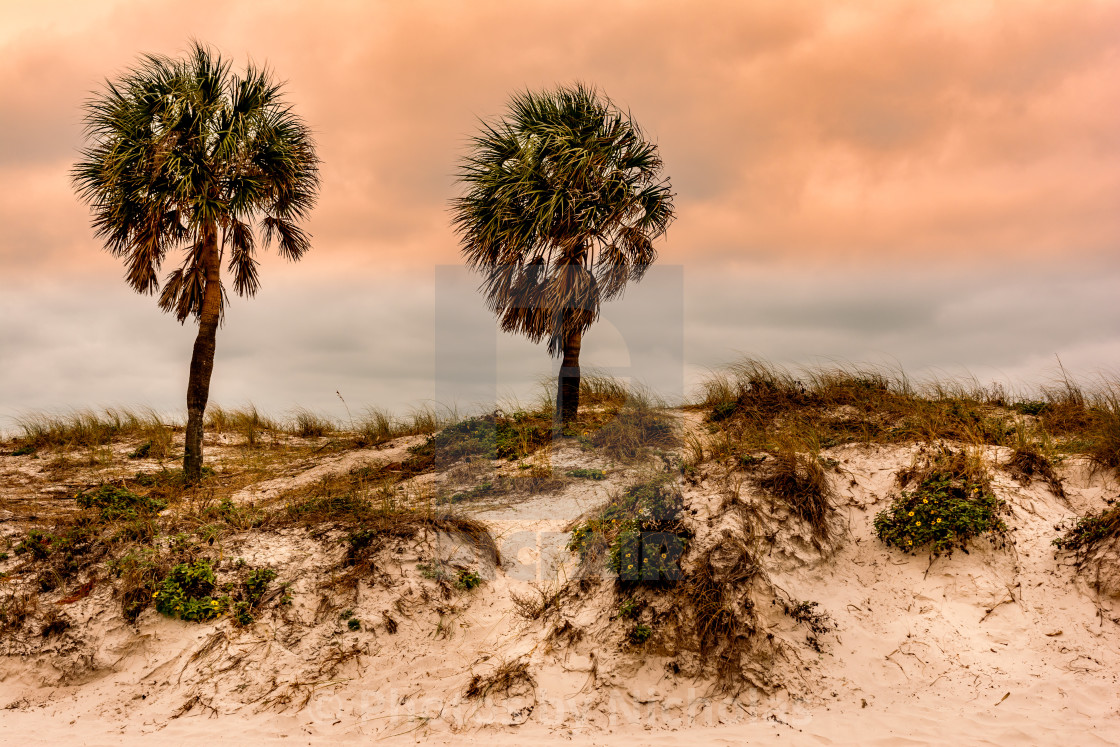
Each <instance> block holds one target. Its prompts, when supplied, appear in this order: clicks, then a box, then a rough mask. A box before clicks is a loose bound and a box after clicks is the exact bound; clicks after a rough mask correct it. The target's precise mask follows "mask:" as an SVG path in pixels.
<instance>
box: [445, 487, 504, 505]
mask: <svg viewBox="0 0 1120 747" xmlns="http://www.w3.org/2000/svg"><path fill="white" fill-rule="evenodd" d="M494 492H495V487H494V483H492V482H484V483H480V484H479V485H475V486H474V487H473V488H470V489H468V490H465V491H462V492H459V493H454V494H452V495H451V496H450V497H448V498H447V499H446V500H447V502H448V503H464V502H468V501H473V500H477V499H478V498H484V497H486V496H488V495H493V494H494Z"/></svg>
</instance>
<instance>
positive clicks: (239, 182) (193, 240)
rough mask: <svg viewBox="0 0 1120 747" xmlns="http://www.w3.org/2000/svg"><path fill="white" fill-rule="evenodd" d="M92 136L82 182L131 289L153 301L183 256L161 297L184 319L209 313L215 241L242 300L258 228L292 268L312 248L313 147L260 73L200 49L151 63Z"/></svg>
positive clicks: (96, 105)
mask: <svg viewBox="0 0 1120 747" xmlns="http://www.w3.org/2000/svg"><path fill="white" fill-rule="evenodd" d="M86 138H87V141H88V142H89V143H90V144H89V146H88V147H87V148H85V149H84V150H83V151H82V160H80V161H79V162H78V163H77V164H76V165H75V166H74V168H73V170H72V177H73V181H74V185H75V187H76V189H77V191H78V194H79V196H80V197H81V198H82V199H83V200H84V201H86V202H88V203H89V204H90V206H91V208H92V211H93V226H94V228H95V230H96V233H97V236H98V237H99V238H101V239H103V240H104V242H105V248H106V249H108V250H109V251H110V252H111V253H112V254H113V255H114V256H118V257H122V258H123V259H124V260H125V265H126V268H127V272H126V279H127V281H128V283H129V285H130V286H132V288H134V289H135V290H136V291H138V292H140V293H155V292H156V291H157V290H159V287H160V282H159V279H158V273H159V270H160V266H161V265H162V263H163V261H164V259H165V257H166V256H167V253H168V252H169V251H171V250H174V249H177V248H179V247H183V248H185V250H186V251H185V256H184V258H183V261H182V263H181V264H180V266H179V267H178V268H176V269H175V270H174V271H173V272H171V273H170V274H169V275H168V276H167V278H166V280H165V283H164V285H163V289H162V292H161V293H160V297H159V305H160V308H162V309H163V310H165V311H171V312H174V314H175V316H176V318H177V319H178V320H179V321H180V322H183V321H185V320H186V318H187V317H188V316H192V315H193V316H195V317H196V318H197V317H200V316H201V313H202V302H203V297H204V291H205V285H206V270H207V267H206V264H207V261H208V258H207V256H206V255H207V252H206V244H207V242H208V241H209V240H210V239H211V237H213V240H214V243H215V244H216V246H217V254H218V256H217V261H218V262H220V261H221V259H222V255H223V254H224V253H225V250H226V249H227V248H228V250H229V255H228V256H229V261H228V265H227V267H228V270H229V272H230V273H231V274H232V276H233V287H234V290H235V291H236V292H237V293H238V295H242V296H252V295H254V294H255V293H256V291H257V289H258V287H259V285H260V282H259V279H258V275H257V260H256V259H255V257H254V254H255V249H256V243H257V242H256V240H255V237H254V227H253V222H254V221H255V220H257V219H259V223H258V225H257V228H258V230H259V232H260V233H262V234H263V240H264V242H263V243H264V244H265V245H266V246H267V245H268V244H269V243H270V242H271V241H272V239H273V238H276V239H278V248H279V251H280V254H281V255H283V256H285V257H287V258H289V259H293V260H295V259H299V258H300V257H301V256H302V255H303V253H304V252H305V251H306V250H307V249H308V248H309V246H310V242H309V237H308V235H307V234H306V233H305V232H304V231H303V230H302V229H301V228H300V227H299V226H298V222H299V221H300V220H301V219H303V218H304V217H305V216H306V215H307V213H308V211H309V210H310V209H311V207H312V206H313V205H314V202H315V197H316V194H317V192H318V184H319V181H318V159H317V157H316V155H315V148H314V142H313V141H312V138H311V135H310V132H309V130H308V128H307V127H306V126H305V125H304V123H303V121H302V120H301V119H300V118H299V117H298V116H296V115H295V114H294V113H292V111H291V109H290V108H289V107H288V106H287V105H286V104H285V103H284V101H283V100H282V98H281V95H280V85H279V84H278V83H276V82H274V81H273V80H272V77H271V75H270V74H269V72H268V70H266V69H264V68H260V67H256V66H254V65H252V64H250V65H249V66H248V68H247V69H246V71H245V74H244V75H237V74H232V73H231V71H230V65H229V63H228V62H225V61H223V60H222V59H221V57H220V56H219V55H217V54H216V53H214V52H212V51H211V50H209V49H208V48H206V47H204V46H202V45H201V44H198V43H195V44H194V45H193V48H192V50H191V52H190V54H189V55H188V56H187V58H186V59H182V60H173V59H169V58H166V57H162V56H157V55H146V56H145V57H144V58H143V60H142V63H141V64H140V65H139V66H138V67H137V68H135V69H133V70H131V71H130V72H129V73H128V74H126V75H125V76H124V77H123V78H121V79H120V80H119V81H118V82H117V83H113V82H109V83H108V84H107V88H106V91H105V92H104V93H103V94H102V95H100V96H99V97H97V98H94V99H92V100H90V101H89V102H87V104H86ZM219 232H220V236H219ZM224 295H225V293H224V289H223V291H222V294H221V296H219V299H220V300H221V298H222V297H223V296H224Z"/></svg>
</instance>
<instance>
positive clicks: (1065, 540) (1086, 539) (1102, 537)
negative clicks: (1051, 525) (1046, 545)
mask: <svg viewBox="0 0 1120 747" xmlns="http://www.w3.org/2000/svg"><path fill="white" fill-rule="evenodd" d="M1107 543H1111V544H1113V545H1120V505H1117V504H1113V505H1110V506H1109V507H1107V508H1105V509H1102V510H1100V511H1096V512H1093V513H1090V514H1088V515H1086V516H1082V517H1081V518H1079V519H1078V520H1077V522H1076V523H1075V524H1074V525H1073V526H1072V527H1069V528H1068V529H1066V530H1065V531H1064V532H1063V533H1062V535H1061V536H1059V537H1057V538H1056V539H1055V540H1054V541H1053V544H1054V546H1055V547H1057V548H1058V549H1059V550H1065V551H1067V552H1071V553H1073V554H1074V557H1075V558H1076V561H1077V566H1078V567H1079V568H1080V567H1081V566H1083V565H1084V564H1085V562H1086V560H1088V558H1089V557H1090V556H1091V555H1092V554H1093V553H1094V552H1095V551H1096V550H1097V548H1099V547H1100V546H1101V545H1104V544H1107Z"/></svg>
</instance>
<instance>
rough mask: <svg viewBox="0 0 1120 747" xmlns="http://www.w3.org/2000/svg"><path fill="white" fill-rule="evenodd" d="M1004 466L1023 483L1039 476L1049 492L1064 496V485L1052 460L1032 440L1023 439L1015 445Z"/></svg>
mask: <svg viewBox="0 0 1120 747" xmlns="http://www.w3.org/2000/svg"><path fill="white" fill-rule="evenodd" d="M1004 467H1005V468H1006V469H1007V470H1008V471H1009V472H1010V473H1011V475H1012V477H1014V478H1015V479H1016V480H1018V481H1019V482H1021V483H1022V484H1024V485H1030V484H1031V482H1032V481H1033V480H1034V478H1036V477H1041V478H1042V479H1043V480H1045V481H1046V483H1047V484H1048V485H1049V486H1050V492H1052V493H1053V494H1054V495H1055V496H1057V497H1058V498H1065V497H1066V490H1065V487H1064V486H1063V485H1062V480H1061V478H1060V477H1058V474H1057V473H1056V472H1055V471H1054V463H1053V461H1052V460H1051V459H1050V457H1049V456H1048V455H1047V454H1046V453H1045V451H1043V449H1042V448H1040V446H1038V445H1037V444H1035V443H1034V442H1031V441H1026V440H1024V441H1023V442H1022V443H1020V444H1019V445H1018V446H1016V447H1015V451H1014V452H1012V454H1011V457H1010V458H1009V459H1008V460H1007V463H1006V464H1005V465H1004Z"/></svg>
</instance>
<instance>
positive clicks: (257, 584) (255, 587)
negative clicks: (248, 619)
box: [245, 568, 276, 605]
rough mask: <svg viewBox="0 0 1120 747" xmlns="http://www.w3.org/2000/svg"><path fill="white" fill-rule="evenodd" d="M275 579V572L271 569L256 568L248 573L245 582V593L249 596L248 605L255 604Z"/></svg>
mask: <svg viewBox="0 0 1120 747" xmlns="http://www.w3.org/2000/svg"><path fill="white" fill-rule="evenodd" d="M275 579H276V571H274V570H272V569H271V568H257V569H256V570H254V571H250V572H249V578H248V579H246V581H245V591H246V593H247V594H248V596H249V603H250V604H254V605H255V604H256V603H257V602H259V601H260V600H261V597H263V596H264V593H265V592H266V591H268V585H269V584H270V583H272V582H273V581H274V580H275Z"/></svg>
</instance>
